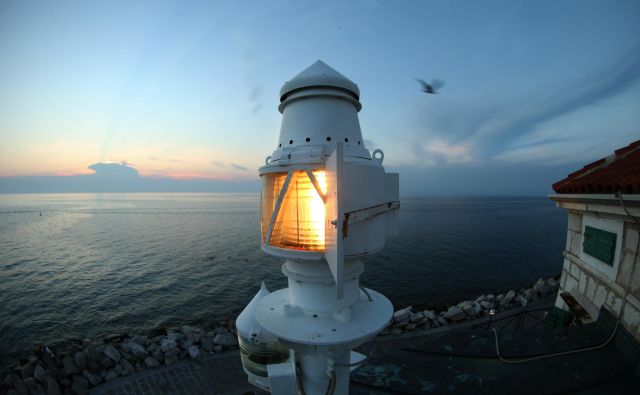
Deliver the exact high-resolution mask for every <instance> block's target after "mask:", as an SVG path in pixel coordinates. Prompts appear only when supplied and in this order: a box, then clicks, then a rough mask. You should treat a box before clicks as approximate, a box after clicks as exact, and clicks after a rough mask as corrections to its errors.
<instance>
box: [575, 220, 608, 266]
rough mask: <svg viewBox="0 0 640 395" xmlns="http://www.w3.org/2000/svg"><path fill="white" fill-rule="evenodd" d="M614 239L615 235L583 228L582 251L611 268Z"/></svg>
mask: <svg viewBox="0 0 640 395" xmlns="http://www.w3.org/2000/svg"><path fill="white" fill-rule="evenodd" d="M616 238H617V235H616V234H615V233H612V232H607V231H606V230H602V229H598V228H594V227H592V226H585V231H584V242H583V244H582V250H583V251H584V252H585V253H587V254H589V255H591V256H592V257H594V258H596V259H598V260H599V261H601V262H603V263H606V264H607V265H609V266H613V258H614V257H615V254H616Z"/></svg>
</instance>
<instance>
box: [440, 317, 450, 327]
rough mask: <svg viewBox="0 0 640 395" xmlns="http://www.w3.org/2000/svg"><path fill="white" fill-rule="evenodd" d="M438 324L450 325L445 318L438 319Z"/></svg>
mask: <svg viewBox="0 0 640 395" xmlns="http://www.w3.org/2000/svg"><path fill="white" fill-rule="evenodd" d="M438 322H439V323H440V325H447V324H449V323H448V322H447V320H446V319H445V318H444V317H438Z"/></svg>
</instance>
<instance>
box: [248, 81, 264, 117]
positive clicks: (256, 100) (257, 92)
mask: <svg viewBox="0 0 640 395" xmlns="http://www.w3.org/2000/svg"><path fill="white" fill-rule="evenodd" d="M261 96H262V87H261V86H259V85H253V86H252V87H251V90H250V91H249V102H250V103H251V113H252V114H257V113H258V111H260V110H261V109H262V103H261V102H260V97H261Z"/></svg>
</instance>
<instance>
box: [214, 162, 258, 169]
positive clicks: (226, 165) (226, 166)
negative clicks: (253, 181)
mask: <svg viewBox="0 0 640 395" xmlns="http://www.w3.org/2000/svg"><path fill="white" fill-rule="evenodd" d="M211 164H212V165H214V166H216V167H221V168H223V169H234V170H240V171H249V169H248V168H246V167H244V166H242V165H240V164H238V163H233V162H225V161H221V160H212V161H211Z"/></svg>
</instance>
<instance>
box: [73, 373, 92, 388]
mask: <svg viewBox="0 0 640 395" xmlns="http://www.w3.org/2000/svg"><path fill="white" fill-rule="evenodd" d="M76 384H77V385H79V386H80V387H83V388H89V381H88V380H87V378H86V377H84V376H82V375H79V374H76V375H75V376H73V384H72V385H73V386H75V385H76Z"/></svg>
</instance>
